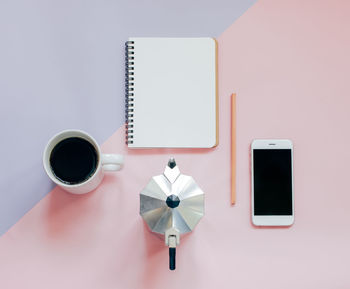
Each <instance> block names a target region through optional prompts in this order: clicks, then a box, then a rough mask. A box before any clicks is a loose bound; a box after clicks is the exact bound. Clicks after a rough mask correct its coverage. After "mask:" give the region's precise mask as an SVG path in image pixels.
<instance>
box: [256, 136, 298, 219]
mask: <svg viewBox="0 0 350 289" xmlns="http://www.w3.org/2000/svg"><path fill="white" fill-rule="evenodd" d="M251 180H252V184H251V192H252V198H251V200H252V222H253V224H254V225H256V226H290V225H292V224H293V222H294V184H293V143H292V142H291V141H290V140H287V139H257V140H254V141H253V142H252V145H251Z"/></svg>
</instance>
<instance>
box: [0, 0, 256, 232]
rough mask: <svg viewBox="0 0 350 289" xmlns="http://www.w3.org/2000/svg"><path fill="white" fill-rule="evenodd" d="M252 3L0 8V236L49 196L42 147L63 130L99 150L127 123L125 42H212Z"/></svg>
mask: <svg viewBox="0 0 350 289" xmlns="http://www.w3.org/2000/svg"><path fill="white" fill-rule="evenodd" d="M254 2H255V1H254V0H245V1H243V0H236V1H222V0H217V1H209V0H206V1H185V0H180V1H160V0H159V1H107V0H104V1H91V0H89V1H85V0H84V1H83V0H81V1H79V0H69V1H68V0H63V1H62V0H61V1H53V0H45V1H44V0H42V1H38V0H37V1H35V0H32V1H27V0H18V1H16V0H8V1H4V0H2V1H1V2H0V41H1V45H0V96H1V107H0V118H1V119H0V128H1V164H0V166H1V169H0V170H1V171H0V235H1V234H3V233H4V232H6V231H7V230H8V229H9V227H11V226H12V225H13V224H14V223H15V222H17V221H18V220H19V219H20V218H21V217H22V216H23V215H24V214H25V213H26V212H27V211H28V210H29V209H31V208H32V207H33V206H34V205H35V204H36V203H37V202H38V201H39V200H40V199H41V198H43V197H44V196H45V195H46V194H47V193H48V192H49V191H50V190H51V189H52V187H53V184H52V183H51V182H50V181H49V179H48V178H47V177H46V175H45V172H44V170H43V168H42V163H41V158H42V151H43V148H44V146H45V144H46V142H47V141H48V139H49V138H50V137H51V136H52V135H53V134H55V133H57V132H59V131H60V130H63V129H67V128H79V129H83V130H86V131H87V132H89V133H90V134H92V135H93V136H94V137H95V138H96V139H97V140H98V141H99V142H103V141H104V140H106V139H107V138H108V137H109V136H110V135H111V134H112V133H113V132H114V131H115V130H117V129H118V128H119V127H120V126H121V125H122V124H123V122H124V112H123V106H124V103H123V101H124V95H123V91H124V54H123V53H124V50H123V48H124V41H125V40H126V39H127V37H128V36H185V37H186V36H214V37H216V36H219V35H220V34H221V33H222V32H223V31H224V30H225V29H226V28H227V27H228V26H230V24H232V23H233V22H234V20H236V19H237V18H238V17H239V16H240V15H241V14H243V13H244V12H245V11H246V9H248V8H249V7H250V6H251V5H252V4H253V3H254Z"/></svg>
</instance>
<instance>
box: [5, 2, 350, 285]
mask: <svg viewBox="0 0 350 289" xmlns="http://www.w3.org/2000/svg"><path fill="white" fill-rule="evenodd" d="M349 25H350V3H349V2H347V1H260V2H258V3H257V4H255V5H254V6H253V7H252V8H250V9H249V10H248V12H246V13H245V14H244V15H243V16H242V17H241V18H240V19H239V20H238V21H237V22H235V23H234V24H233V25H232V26H231V27H229V28H228V29H227V30H226V31H225V32H224V33H223V34H222V35H221V36H220V37H219V38H218V47H219V97H220V143H219V146H218V147H217V148H216V149H213V150H177V151H174V150H147V151H142V150H141V151H134V150H133V151H131V150H127V149H126V147H125V145H124V143H123V141H124V134H123V133H124V131H123V128H120V129H119V130H118V131H117V132H115V133H114V134H113V135H112V136H111V138H110V139H108V141H107V142H106V143H105V144H104V145H103V151H105V152H116V153H123V154H125V155H126V160H125V161H126V164H125V167H124V169H123V170H122V171H121V172H120V173H117V174H109V175H108V176H106V178H105V180H104V181H103V184H102V185H101V186H100V187H99V188H98V189H97V190H96V191H95V192H93V193H90V194H87V195H84V196H75V195H70V194H68V193H65V192H63V191H61V190H60V189H58V188H55V189H54V190H53V191H52V192H51V193H50V194H49V195H48V196H47V197H46V198H44V199H43V200H42V201H41V202H40V203H39V204H38V205H37V206H35V207H34V208H33V209H32V210H31V211H30V212H29V213H28V214H27V215H25V216H24V217H23V218H22V219H21V220H20V221H19V222H18V223H17V224H16V225H15V226H14V227H13V228H12V229H11V230H9V231H8V232H7V233H6V234H5V235H4V236H3V237H2V238H1V239H0V256H1V258H0V288H84V289H86V288H179V287H182V288H214V287H216V288H234V287H236V288H349V287H350V280H349V277H348V268H349V265H350V249H349V244H350V232H349V225H350V209H349V203H350V194H349V188H348V187H349V186H348V179H349V177H348V164H349V163H350V152H349V148H348V143H349V142H350V134H349V121H350V114H349V113H350V111H349V106H350V98H349V96H348V91H349V90H348V87H349V75H350V61H349V59H350V58H349V55H348V54H349V51H350V37H349ZM232 92H236V93H237V204H236V205H235V206H230V106H229V104H230V94H231V93H232ZM253 138H290V139H292V141H293V142H294V147H295V155H294V157H295V158H294V172H295V209H296V218H295V224H294V225H293V226H292V227H291V228H285V229H283V228H275V229H273V228H264V229H258V228H254V227H253V226H252V225H251V223H250V217H249V216H250V197H249V196H250V183H249V145H250V143H251V141H252V139H253ZM169 156H175V158H176V160H177V163H178V165H179V167H180V170H181V171H182V172H183V173H185V174H188V175H192V176H193V177H194V178H195V180H196V181H197V182H198V184H199V185H200V186H201V188H202V189H203V191H204V192H205V193H206V215H205V217H204V218H203V219H202V220H201V222H200V223H199V224H198V226H197V227H196V229H195V231H194V232H193V233H191V234H190V235H187V236H185V237H184V238H182V240H181V244H180V246H179V248H178V251H177V269H176V271H174V272H170V271H169V270H168V251H167V248H166V247H165V246H164V244H163V242H162V240H160V239H159V238H158V237H157V236H155V235H153V234H151V233H150V232H148V230H147V228H146V227H145V225H144V223H143V221H142V219H141V217H140V216H139V214H138V210H139V195H138V194H139V192H140V191H141V189H142V188H143V186H144V185H146V183H147V181H148V180H149V178H150V177H151V176H152V175H156V174H160V173H161V172H162V171H163V169H164V166H165V164H166V162H167V160H168V157H169Z"/></svg>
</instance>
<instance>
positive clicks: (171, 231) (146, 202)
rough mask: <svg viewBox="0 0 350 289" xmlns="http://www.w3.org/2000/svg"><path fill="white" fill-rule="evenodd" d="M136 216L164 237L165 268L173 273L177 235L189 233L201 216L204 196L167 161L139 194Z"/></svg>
mask: <svg viewBox="0 0 350 289" xmlns="http://www.w3.org/2000/svg"><path fill="white" fill-rule="evenodd" d="M140 215H141V216H142V218H143V219H144V220H145V222H146V223H147V225H148V227H149V228H150V230H151V231H152V232H154V233H158V234H162V235H164V241H165V244H166V245H167V246H169V268H170V270H175V255H176V246H178V245H179V244H180V235H181V234H184V233H188V232H191V231H192V230H193V229H194V227H195V226H196V225H197V223H198V222H199V220H200V219H201V218H202V217H203V215H204V193H203V191H202V190H201V189H200V188H199V187H198V185H197V184H196V183H195V181H194V180H193V178H192V177H190V176H186V175H183V174H181V173H180V170H179V168H178V166H177V165H176V162H175V160H174V158H170V160H169V162H168V165H167V166H166V168H165V170H164V173H163V174H162V175H159V176H154V177H153V178H152V179H151V180H150V182H149V183H148V184H147V186H146V187H145V188H144V189H143V190H142V192H141V193H140Z"/></svg>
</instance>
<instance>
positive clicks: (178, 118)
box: [129, 38, 217, 148]
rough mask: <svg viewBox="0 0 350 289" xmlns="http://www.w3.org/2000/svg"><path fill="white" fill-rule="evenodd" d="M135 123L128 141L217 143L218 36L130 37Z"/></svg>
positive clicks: (173, 145)
mask: <svg viewBox="0 0 350 289" xmlns="http://www.w3.org/2000/svg"><path fill="white" fill-rule="evenodd" d="M129 41H132V42H133V44H131V46H132V47H133V52H134V54H133V56H134V60H133V62H134V63H133V65H132V66H133V68H134V69H133V72H134V75H133V77H134V80H133V88H134V91H133V93H134V96H133V97H134V99H133V107H132V108H133V117H132V118H133V129H132V134H131V135H132V143H129V147H134V148H148V147H154V148H157V147H171V148H191V147H192V148H210V147H213V146H215V145H216V143H217V131H216V130H217V124H216V122H217V115H216V112H217V108H216V105H217V101H216V42H215V40H214V39H212V38H130V39H129Z"/></svg>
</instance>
